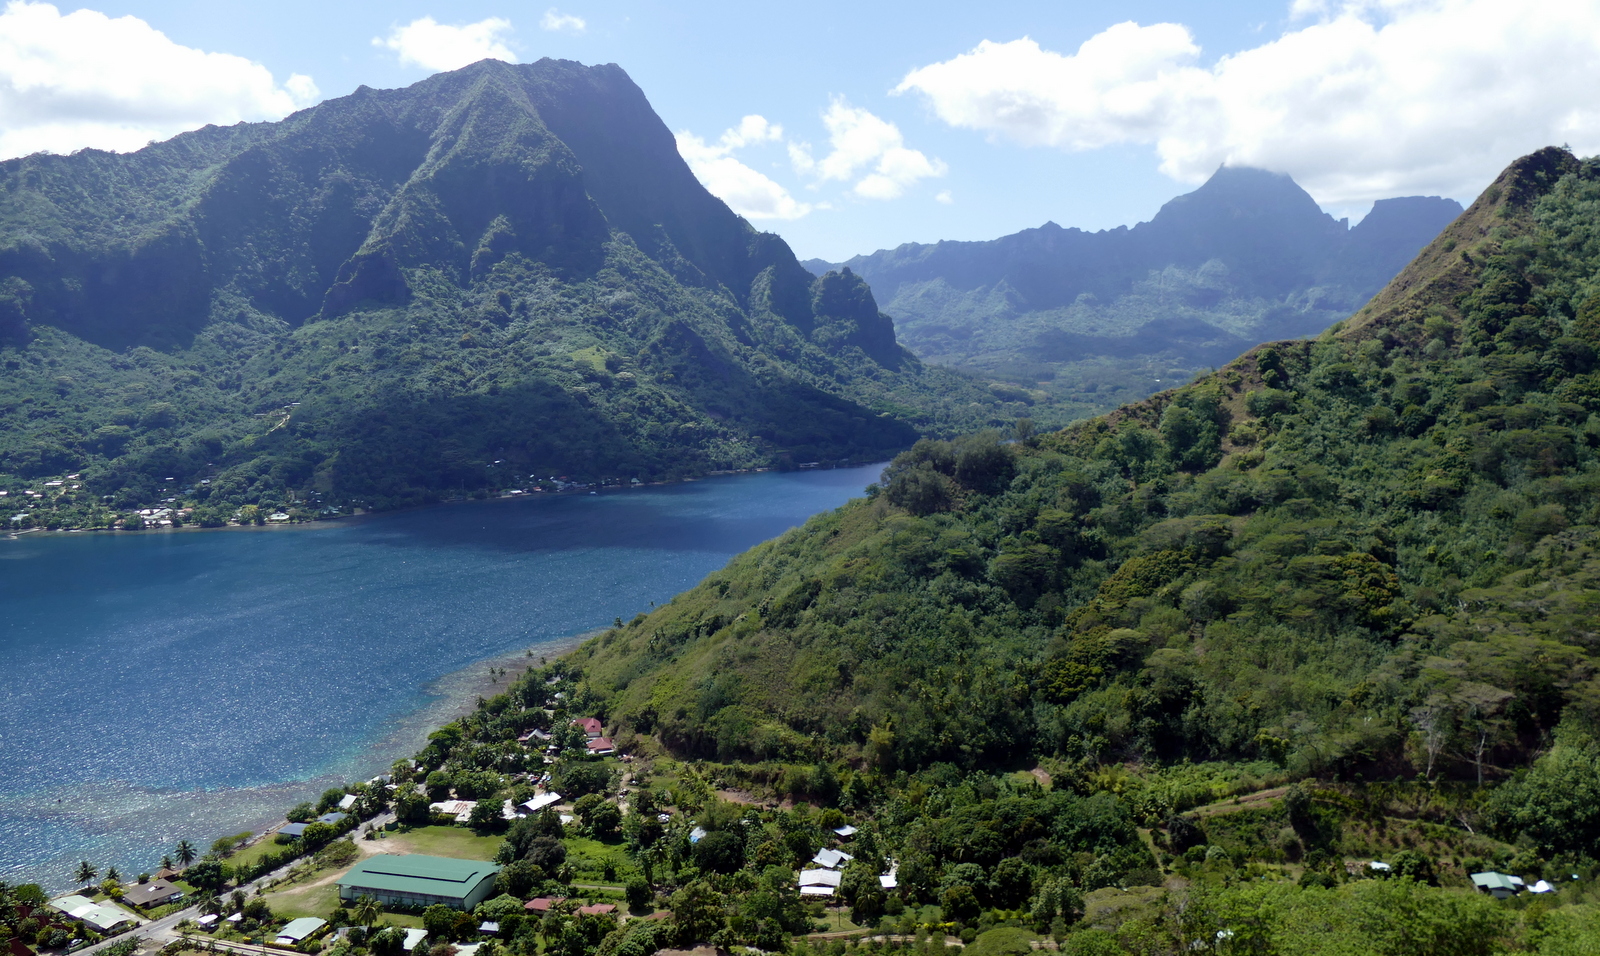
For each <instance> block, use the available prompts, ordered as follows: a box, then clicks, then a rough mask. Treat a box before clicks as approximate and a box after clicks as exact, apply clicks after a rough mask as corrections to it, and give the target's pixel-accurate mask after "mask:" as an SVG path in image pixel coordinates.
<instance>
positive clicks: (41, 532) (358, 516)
mask: <svg viewBox="0 0 1600 956" xmlns="http://www.w3.org/2000/svg"><path fill="white" fill-rule="evenodd" d="M879 463H880V462H876V461H851V460H845V461H826V462H813V463H810V464H808V465H806V466H802V467H798V468H792V469H780V468H775V467H771V466H762V467H758V468H733V469H725V470H719V471H708V472H705V473H704V474H699V475H686V476H684V477H682V478H664V479H661V480H659V481H645V482H640V483H639V484H637V485H596V486H592V487H582V488H573V489H558V490H555V491H543V490H540V491H524V492H523V493H522V494H516V495H507V494H500V495H489V496H486V497H483V498H442V499H440V500H438V501H432V502H428V503H425V504H419V505H408V506H406V507H404V508H390V509H387V510H384V511H362V510H357V511H355V512H353V513H351V514H347V515H327V516H324V517H319V518H313V519H312V520H310V521H278V522H271V523H268V524H260V525H251V524H234V523H231V522H230V523H229V524H225V525H223V526H221V527H217V528H202V527H200V526H199V525H185V526H183V527H179V528H174V527H166V528H141V529H139V530H137V531H130V530H126V529H123V528H53V529H52V528H37V527H35V528H21V529H18V530H16V531H0V541H18V540H21V539H22V538H23V537H26V536H28V535H38V536H39V537H44V538H54V537H64V536H68V535H77V534H95V535H101V534H105V535H114V536H115V535H158V534H189V533H193V532H200V531H211V532H216V531H254V532H264V531H285V530H288V529H290V528H296V529H301V530H305V529H310V528H318V527H322V528H330V527H337V526H339V525H342V524H349V523H351V522H354V521H358V520H364V519H370V518H375V517H379V516H382V515H396V514H406V513H408V512H413V511H425V510H428V509H431V508H440V507H444V506H446V505H463V504H471V503H474V502H484V501H524V500H538V499H541V498H558V497H567V496H573V495H585V494H610V493H614V492H618V491H638V490H641V489H644V488H662V487H667V486H671V485H684V484H691V483H694V482H700V481H706V480H707V479H712V478H732V477H738V476H740V475H756V474H765V473H768V472H776V471H784V472H802V471H838V470H840V469H845V468H864V467H867V466H870V465H874V464H879ZM881 464H883V465H885V466H887V465H888V461H887V460H884V461H883V462H881Z"/></svg>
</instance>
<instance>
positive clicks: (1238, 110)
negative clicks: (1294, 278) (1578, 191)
mask: <svg viewBox="0 0 1600 956" xmlns="http://www.w3.org/2000/svg"><path fill="white" fill-rule="evenodd" d="M1290 12H1291V15H1293V16H1295V17H1298V18H1302V20H1303V19H1304V18H1308V17H1309V18H1312V19H1313V22H1309V23H1305V24H1304V25H1301V26H1297V27H1296V28H1295V29H1292V30H1289V31H1287V32H1285V33H1283V34H1282V35H1281V36H1279V37H1278V38H1276V39H1274V40H1271V41H1270V42H1267V43H1264V44H1262V45H1260V46H1257V47H1254V48H1251V49H1247V50H1244V51H1242V52H1239V53H1235V54H1232V55H1229V56H1224V57H1221V58H1220V59H1218V60H1217V61H1216V62H1215V63H1212V64H1211V65H1209V66H1207V65H1204V64H1202V63H1200V62H1199V58H1200V49H1199V47H1198V46H1197V45H1196V44H1195V42H1194V39H1193V37H1192V36H1191V35H1190V33H1189V31H1188V30H1187V29H1186V28H1184V27H1182V26H1179V25H1177V24H1171V23H1160V24H1155V25H1152V26H1139V25H1138V24H1134V23H1121V24H1118V25H1116V26H1113V27H1111V28H1109V29H1107V30H1105V31H1104V32H1102V33H1099V34H1097V35H1095V36H1093V37H1091V38H1090V39H1089V40H1087V41H1085V42H1084V43H1083V44H1082V45H1081V46H1080V47H1079V48H1078V50H1077V51H1076V52H1074V53H1071V54H1065V55H1064V54H1060V53H1056V52H1052V51H1049V50H1044V49H1041V48H1040V47H1039V45H1038V44H1037V43H1035V42H1034V41H1033V40H1031V39H1027V38H1023V39H1021V40H1014V41H1011V42H1008V43H995V42H990V41H985V42H983V43H981V44H979V45H978V46H977V47H976V48H975V49H973V50H971V51H970V52H968V53H964V54H961V55H960V56H957V57H954V58H953V59H950V60H947V61H944V62H942V63H934V64H932V65H929V66H925V67H922V68H920V69H916V70H913V71H911V72H910V73H909V74H907V76H906V77H905V79H904V81H902V82H901V83H900V85H899V86H898V87H896V92H902V93H903V92H916V93H920V94H922V95H923V96H925V97H926V98H927V101H928V102H929V103H930V104H931V106H932V107H933V109H934V111H935V112H936V113H937V114H938V116H939V117H940V118H941V119H943V120H944V121H945V122H947V123H950V124H951V125H954V126H960V127H966V128H970V129H975V130H981V131H984V132H988V133H990V134H992V135H995V136H1000V137H1005V138H1008V139H1011V140H1013V141H1015V142H1018V143H1022V144H1025V145H1049V146H1055V147H1059V148H1062V149H1067V150H1089V149H1096V148H1099V147H1103V146H1109V145H1113V144H1119V143H1148V144H1151V145H1153V146H1154V148H1155V151H1156V153H1157V155H1158V156H1159V157H1160V160H1161V169H1162V171H1163V172H1165V173H1167V174H1168V175H1170V176H1173V177H1174V178H1177V179H1180V180H1184V181H1190V182H1193V181H1199V180H1201V179H1204V178H1205V177H1206V176H1208V175H1210V174H1211V172H1213V171H1214V170H1215V169H1216V168H1217V166H1218V165H1220V164H1223V163H1233V164H1240V165H1253V166H1262V167H1265V168H1268V169H1273V170H1277V171H1280V172H1287V173H1290V174H1291V175H1293V176H1294V177H1295V179H1296V180H1298V181H1299V182H1300V183H1301V184H1302V185H1304V186H1305V187H1306V188H1307V189H1308V190H1309V191H1310V192H1311V193H1312V194H1313V195H1315V196H1316V197H1317V198H1318V199H1319V200H1321V201H1322V202H1324V203H1359V202H1364V201H1369V200H1372V199H1376V198H1381V197H1384V196H1393V195H1400V194H1406V193H1418V192H1422V193H1442V194H1445V195H1453V196H1457V197H1463V198H1465V197H1470V196H1472V195H1473V194H1474V193H1476V192H1477V191H1478V190H1479V189H1481V188H1482V187H1483V186H1484V185H1485V183H1486V182H1487V181H1488V180H1489V179H1490V178H1491V177H1493V176H1494V175H1495V174H1496V173H1497V172H1499V170H1500V169H1501V168H1503V167H1504V166H1505V165H1506V163H1508V162H1509V161H1510V160H1512V159H1514V158H1515V157H1517V156H1519V155H1521V154H1523V153H1527V152H1530V151H1532V150H1534V149H1537V148H1539V147H1541V146H1546V145H1550V144H1552V143H1562V142H1569V143H1571V144H1572V145H1573V146H1574V147H1575V148H1577V149H1578V150H1579V151H1580V152H1594V151H1597V150H1600V100H1596V98H1595V96H1594V90H1596V89H1600V4H1597V3H1595V2H1593V0H1548V2H1544V3H1540V4H1538V5H1537V6H1536V7H1532V8H1530V7H1525V6H1524V5H1522V4H1517V3H1506V2H1504V0H1356V2H1344V3H1340V2H1337V0H1294V3H1293V7H1292V9H1291V11H1290Z"/></svg>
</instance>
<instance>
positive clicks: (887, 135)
mask: <svg viewBox="0 0 1600 956" xmlns="http://www.w3.org/2000/svg"><path fill="white" fill-rule="evenodd" d="M546 56H548V57H555V58H562V59H572V60H578V61H581V62H584V63H617V64H619V65H621V66H622V67H623V68H624V69H625V70H627V71H628V73H629V75H631V76H632V77H633V79H634V81H635V82H636V83H638V84H639V86H640V87H641V88H642V89H643V90H644V92H645V94H646V95H647V96H648V97H649V99H650V102H651V103H652V104H653V105H654V107H655V109H656V112H657V113H658V114H659V115H660V116H661V118H662V120H663V121H664V122H665V123H666V124H667V126H668V128H669V129H671V130H672V131H673V133H674V134H676V136H677V140H678V144H679V151H680V152H681V153H682V154H683V156H684V158H685V159H686V160H687V161H688V162H689V164H690V167H691V168H692V169H693V170H694V171H695V173H696V175H697V176H699V177H700V180H701V181H702V182H703V183H705V184H706V186H707V188H708V189H710V190H711V191H712V192H713V193H716V194H717V195H719V196H721V197H722V198H723V199H724V200H725V201H727V202H728V204H729V205H730V206H731V207H733V209H734V210H735V211H736V212H739V213H740V214H742V215H744V216H746V217H747V218H749V219H750V221H751V222H752V223H754V224H755V225H756V226H757V227H758V228H761V229H765V230H768V231H771V232H776V233H778V234H780V235H782V236H783V237H784V238H785V239H787V240H788V241H789V243H790V245H791V246H792V247H793V248H794V250H795V252H796V253H797V254H798V255H799V256H800V257H801V258H810V257H818V258H823V259H827V260H830V261H840V260H843V259H846V258H848V257H849V256H851V255H854V254H857V253H869V252H872V251H874V250H876V249H880V248H890V247H893V246H896V245H899V244H900V243H903V242H933V241H937V240H940V239H990V238H994V237H997V236H1001V235H1005V234H1008V233H1011V232H1015V231H1017V230H1019V229H1024V228H1029V227H1033V226H1038V225H1040V224H1042V223H1044V222H1045V221H1047V220H1049V221H1054V222H1056V223H1058V224H1060V225H1063V226H1069V227H1071V226H1077V227H1080V228H1084V229H1106V228H1114V227H1116V226H1119V225H1132V224H1134V223H1137V222H1141V221H1145V220H1148V219H1149V218H1150V217H1151V216H1152V215H1154V214H1155V212H1156V211H1157V210H1158V209H1159V208H1160V206H1161V204H1162V203H1163V202H1165V201H1167V200H1168V199H1170V198H1172V197H1173V196H1175V195H1178V194H1180V193H1184V192H1188V191H1189V190H1191V189H1193V188H1194V187H1195V186H1197V185H1199V184H1200V183H1202V182H1203V181H1204V180H1205V179H1206V177H1207V176H1209V175H1210V174H1211V173H1212V172H1214V171H1215V170H1216V169H1217V167H1218V166H1220V165H1223V164H1235V165H1252V166H1260V167H1264V168H1267V169H1272V170H1274V171H1277V172H1284V173H1288V174H1290V175H1291V176H1293V177H1294V178H1295V180H1296V181H1297V182H1299V183H1300V184H1301V185H1302V186H1304V187H1305V188H1306V189H1307V190H1308V191H1309V192H1310V193H1311V194H1312V196H1313V197H1315V198H1316V199H1317V201H1318V202H1319V203H1321V204H1322V206H1323V208H1324V209H1326V210H1328V211H1329V212H1330V213H1332V214H1334V215H1336V216H1349V217H1351V219H1352V220H1353V221H1354V220H1356V219H1359V218H1360V217H1361V216H1362V215H1364V214H1365V212H1366V211H1367V210H1368V209H1369V208H1370V207H1371V204H1372V202H1373V201H1374V200H1376V199H1381V198H1385V197H1389V196H1403V195H1444V196H1451V197H1454V198H1456V199H1458V200H1460V201H1461V202H1463V203H1464V204H1465V203H1468V202H1470V201H1471V200H1472V199H1473V198H1474V197H1475V196H1476V195H1477V193H1478V192H1479V191H1480V190H1481V189H1482V188H1483V187H1484V186H1486V185H1487V184H1488V183H1489V182H1490V180H1492V179H1493V178H1494V176H1495V175H1496V174H1497V173H1498V172H1499V171H1500V170H1501V169H1503V168H1504V167H1505V166H1506V165H1507V164H1508V163H1509V162H1510V161H1511V160H1513V159H1515V158H1516V157H1518V156H1520V155H1523V154H1525V153H1528V152H1531V151H1532V150H1534V149H1538V148H1539V147H1542V146H1546V145H1551V144H1555V145H1561V144H1567V145H1570V146H1571V147H1572V148H1573V149H1574V150H1576V151H1577V152H1578V153H1580V155H1588V154H1592V153H1596V152H1600V97H1596V96H1595V95H1594V91H1595V90H1597V89H1600V0H1540V2H1538V3H1524V2H1514V0H1346V2H1340V0H1270V2H1269V0H1237V2H1227V3H1221V2H1213V3H1197V2H1188V3H1180V2H1139V0H1127V2H1120V3H1115V4H1111V3H1083V2H1073V0H1047V2H1026V3H1024V2H1017V3H1006V2H990V3H980V4H974V3H971V2H962V3H944V2H927V0H922V2H914V3H911V2H883V0H879V2H873V3H863V2H859V0H857V2H851V3H844V2H835V0H811V2H808V3H806V4H752V3H748V2H720V0H719V2H684V0H677V2H671V3H668V2H654V0H560V2H559V3H557V4H556V5H553V6H552V5H550V4H549V3H543V2H541V3H513V2H504V0H455V2H453V3H450V4H440V3H437V2H436V0H389V2H385V3H382V4H379V3H370V2H361V0H350V2H341V3H329V2H326V0H324V2H315V3H314V2H308V0H275V2H273V3H270V4H267V3H260V2H250V3H243V2H236V0H204V2H199V0H92V2H91V5H89V6H83V7H79V6H75V5H73V4H72V3H70V2H67V3H60V4H56V5H51V4H47V3H36V2H32V0H10V2H8V3H6V4H5V6H4V8H3V10H0V158H8V157H14V156H19V155H26V154H28V153H31V152H36V151H39V150H50V151H52V152H58V153H66V152H71V151H73V150H75V149H80V148H83V147H86V146H92V147H96V148H101V149H115V150H119V151H126V150H132V149H137V148H139V147H140V146H142V145H143V144H145V143H147V142H149V141H151V140H159V139H165V138H167V137H169V136H172V135H175V134H177V133H179V132H182V131H183V130H186V129H194V128H197V127H199V126H203V125H205V124H207V123H218V124H227V123H234V122H239V121H259V120H271V119H278V118H281V117H283V116H285V115H287V114H289V113H290V112H292V111H294V110H296V109H301V108H305V107H307V106H311V105H314V104H315V103H317V102H320V101H321V100H323V99H328V98H333V97H338V96H344V95H347V94H348V93H350V92H352V91H353V90H355V89H356V88H357V87H358V86H361V85H366V86H372V87H380V88H382V87H398V86H405V85H408V84H410V83H414V82H416V81H418V80H421V79H423V78H424V77H426V76H429V75H431V74H433V73H436V72H439V71H441V70H446V69H454V68H458V67H460V66H464V65H466V64H467V63H471V62H474V61H476V60H478V59H481V58H483V57H496V58H499V59H503V60H508V61H515V62H530V61H533V60H537V59H539V58H541V57H546Z"/></svg>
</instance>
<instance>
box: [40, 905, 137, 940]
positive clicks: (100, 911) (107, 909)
mask: <svg viewBox="0 0 1600 956" xmlns="http://www.w3.org/2000/svg"><path fill="white" fill-rule="evenodd" d="M50 905H51V906H54V907H55V908H56V909H58V910H60V911H61V912H63V913H65V914H66V915H68V916H70V917H72V918H73V919H75V920H77V921H78V922H80V923H82V924H83V925H85V926H87V927H89V928H90V929H92V930H94V931H95V932H98V933H105V932H109V931H110V930H113V929H115V928H117V927H118V926H123V925H125V924H128V923H138V922H139V921H138V919H136V918H135V917H134V915H133V914H132V913H129V912H128V911H127V910H124V909H121V908H119V907H116V906H113V905H111V904H110V903H96V902H94V901H93V900H90V899H87V898H85V897H82V896H63V897H62V898H61V899H59V900H53V901H51V903H50Z"/></svg>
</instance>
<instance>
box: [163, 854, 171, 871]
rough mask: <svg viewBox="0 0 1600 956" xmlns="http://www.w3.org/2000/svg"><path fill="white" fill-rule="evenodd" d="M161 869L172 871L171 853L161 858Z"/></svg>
mask: <svg viewBox="0 0 1600 956" xmlns="http://www.w3.org/2000/svg"><path fill="white" fill-rule="evenodd" d="M161 868H162V869H163V870H171V869H174V867H173V865H172V854H171V853H168V854H166V855H165V856H163V857H162V858H161Z"/></svg>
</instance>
